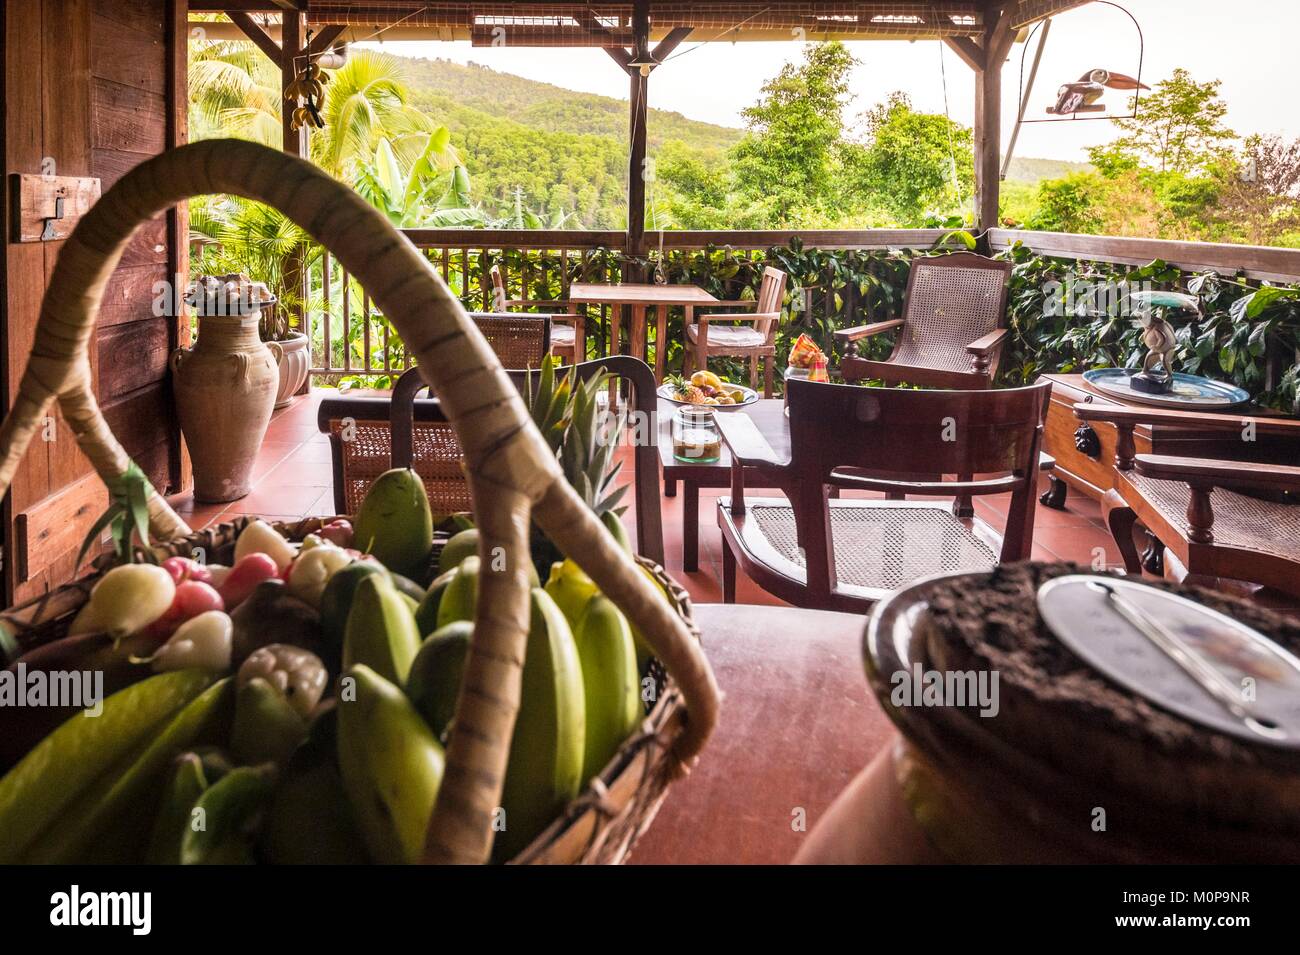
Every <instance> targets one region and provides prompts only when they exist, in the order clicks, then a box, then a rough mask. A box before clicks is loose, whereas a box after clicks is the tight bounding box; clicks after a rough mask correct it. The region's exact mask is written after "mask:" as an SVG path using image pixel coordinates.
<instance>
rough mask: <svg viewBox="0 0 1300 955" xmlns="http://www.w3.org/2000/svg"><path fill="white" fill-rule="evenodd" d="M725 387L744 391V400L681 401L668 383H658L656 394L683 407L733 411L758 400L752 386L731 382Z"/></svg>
mask: <svg viewBox="0 0 1300 955" xmlns="http://www.w3.org/2000/svg"><path fill="white" fill-rule="evenodd" d="M727 387H728V388H730V389H733V390H735V391H743V392H744V393H745V398H744V400H743V401H737V402H736V403H735V404H734V405H709V404H701V403H699V402H698V401H682V400H681V399H679V398H677V397H675V395H676V392H675V391H674V390H673V386H672V385H669V384H662V385H660V386H659V390H658V395H659V397H660V398H663V399H664V400H665V401H671V402H672V403H673V404H675V405H679V406H681V407H683V408H706V409H708V410H709V411H735V410H736V409H738V408H746V407H748V406H749V405H752V404H753V403H754V402H756V401H757V400H758V392H757V391H755V390H754V389H753V388H746V387H745V386H744V385H731V384H729V385H727Z"/></svg>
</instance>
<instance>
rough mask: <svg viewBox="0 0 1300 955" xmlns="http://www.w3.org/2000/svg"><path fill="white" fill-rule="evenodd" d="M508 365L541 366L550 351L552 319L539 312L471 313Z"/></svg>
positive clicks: (489, 341) (503, 362)
mask: <svg viewBox="0 0 1300 955" xmlns="http://www.w3.org/2000/svg"><path fill="white" fill-rule="evenodd" d="M469 317H470V318H471V319H473V320H474V324H475V325H477V326H478V330H479V331H480V332H482V333H483V337H484V338H486V339H487V340H488V344H489V345H491V346H492V350H493V351H494V352H496V353H497V358H499V359H501V364H502V365H503V366H504V367H506V368H520V369H527V368H540V367H541V366H542V358H543V357H544V356H545V355H546V354H547V353H548V352H549V351H550V350H551V318H550V316H549V315H546V314H543V313H540V312H504V313H503V312H470V313H469Z"/></svg>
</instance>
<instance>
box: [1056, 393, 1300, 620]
mask: <svg viewBox="0 0 1300 955" xmlns="http://www.w3.org/2000/svg"><path fill="white" fill-rule="evenodd" d="M1074 413H1075V414H1076V415H1077V416H1078V417H1079V418H1081V419H1082V420H1084V421H1106V422H1109V423H1111V424H1113V425H1114V426H1115V430H1116V436H1117V440H1116V445H1115V471H1116V473H1115V486H1114V487H1113V488H1111V489H1110V490H1109V491H1107V492H1106V495H1105V497H1104V498H1103V499H1102V511H1103V513H1104V515H1105V518H1106V523H1107V525H1108V526H1109V528H1110V532H1111V534H1112V535H1113V536H1114V538H1115V544H1116V546H1117V547H1118V548H1119V552H1120V555H1121V556H1122V557H1123V558H1124V566H1125V568H1126V569H1127V570H1128V572H1129V573H1130V574H1140V573H1141V572H1142V561H1141V558H1140V556H1139V554H1138V550H1137V546H1136V545H1135V543H1134V541H1133V527H1134V525H1135V524H1136V523H1137V522H1138V521H1141V522H1142V524H1143V525H1144V526H1145V527H1146V528H1147V530H1149V531H1150V532H1151V534H1152V535H1153V536H1154V537H1155V538H1156V540H1158V541H1159V542H1160V543H1161V544H1162V545H1163V546H1164V548H1165V551H1166V557H1168V556H1170V555H1172V556H1173V558H1174V560H1173V561H1168V560H1167V561H1166V563H1165V573H1166V576H1171V577H1173V578H1175V579H1179V580H1181V579H1191V580H1192V582H1193V583H1203V584H1210V585H1214V584H1216V583H1217V582H1219V581H1221V580H1231V581H1245V582H1247V583H1252V584H1259V585H1262V586H1265V587H1273V588H1275V589H1277V590H1280V591H1283V592H1285V593H1288V594H1293V595H1300V504H1297V503H1295V502H1294V500H1290V501H1289V500H1288V499H1287V495H1288V494H1290V495H1296V494H1300V467H1296V466H1294V465H1285V464H1270V463H1263V462H1255V461H1231V460H1218V459H1215V458H1191V457H1177V456H1173V455H1163V454H1137V453H1135V447H1134V443H1133V429H1134V428H1135V427H1136V426H1138V425H1142V424H1146V425H1162V426H1165V427H1174V428H1187V429H1191V430H1195V431H1198V432H1237V433H1239V434H1241V435H1242V441H1243V442H1254V441H1255V440H1256V438H1257V437H1260V438H1264V437H1270V438H1281V439H1284V441H1285V442H1286V444H1287V445H1289V444H1290V442H1291V440H1294V444H1295V454H1294V457H1293V458H1292V459H1293V460H1300V421H1297V420H1294V419H1290V418H1270V417H1250V416H1249V415H1235V414H1200V413H1196V412H1186V411H1172V410H1165V409H1160V408H1134V407H1120V406H1117V405H1106V404H1096V403H1080V404H1076V405H1075V406H1074ZM1246 447H1247V446H1246V444H1243V448H1246Z"/></svg>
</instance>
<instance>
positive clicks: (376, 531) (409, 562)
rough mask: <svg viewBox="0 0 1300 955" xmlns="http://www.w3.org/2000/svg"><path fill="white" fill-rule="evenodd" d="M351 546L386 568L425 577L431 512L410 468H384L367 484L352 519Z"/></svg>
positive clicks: (418, 478) (420, 577)
mask: <svg viewBox="0 0 1300 955" xmlns="http://www.w3.org/2000/svg"><path fill="white" fill-rule="evenodd" d="M355 530H356V536H355V546H356V548H357V549H358V550H360V551H363V552H364V553H368V554H372V555H374V557H375V558H376V559H377V560H378V561H379V562H380V563H381V564H383V565H384V566H385V567H387V568H388V569H389V570H392V571H396V572H397V573H399V574H405V575H406V576H408V577H415V578H419V579H427V578H425V565H426V563H427V562H428V559H429V550H430V549H431V548H432V547H433V515H432V513H430V511H429V496H428V494H427V493H426V492H425V490H424V482H423V481H421V480H420V477H419V475H418V474H416V473H415V472H414V471H412V470H411V469H410V468H393V469H392V470H391V471H385V472H384V473H383V474H381V475H380V476H379V477H378V478H377V479H376V481H375V483H374V484H372V485H371V486H370V490H369V491H368V492H367V493H366V498H365V500H364V501H362V502H361V508H360V509H359V510H358V511H357V518H356V521H355Z"/></svg>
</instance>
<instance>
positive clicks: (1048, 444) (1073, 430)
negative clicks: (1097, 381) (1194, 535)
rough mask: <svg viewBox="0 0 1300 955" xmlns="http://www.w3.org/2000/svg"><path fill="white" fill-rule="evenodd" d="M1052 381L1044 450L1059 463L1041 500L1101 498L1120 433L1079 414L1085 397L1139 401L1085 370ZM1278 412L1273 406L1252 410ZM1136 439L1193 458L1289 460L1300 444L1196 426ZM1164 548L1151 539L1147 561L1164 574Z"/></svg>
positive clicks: (1149, 450)
mask: <svg viewBox="0 0 1300 955" xmlns="http://www.w3.org/2000/svg"><path fill="white" fill-rule="evenodd" d="M1043 377H1044V378H1046V379H1047V380H1049V381H1050V382H1051V383H1052V400H1051V404H1050V406H1049V408H1048V411H1047V428H1046V433H1045V435H1044V441H1043V447H1044V450H1045V451H1046V452H1047V453H1048V454H1050V455H1051V456H1052V457H1053V458H1055V459H1056V469H1055V471H1054V472H1053V473H1052V474H1051V475H1050V476H1049V477H1048V481H1049V482H1050V484H1049V487H1048V489H1047V490H1046V491H1044V492H1043V495H1042V497H1041V498H1040V500H1041V501H1042V503H1043V504H1044V505H1045V506H1047V507H1050V508H1054V509H1056V510H1064V509H1065V501H1066V498H1067V496H1068V494H1069V489H1070V488H1073V489H1074V490H1075V491H1077V492H1079V493H1081V494H1086V495H1087V496H1088V497H1090V498H1092V499H1094V500H1097V501H1100V500H1101V498H1102V497H1103V496H1104V495H1105V493H1106V492H1107V491H1109V490H1110V489H1111V488H1113V487H1114V486H1115V442H1116V433H1115V428H1114V426H1113V425H1110V424H1103V423H1098V424H1095V425H1094V424H1088V423H1085V422H1083V421H1080V420H1079V419H1078V418H1077V417H1076V416H1075V414H1074V406H1075V405H1076V404H1078V403H1080V402H1094V401H1095V402H1097V403H1099V404H1111V405H1122V406H1126V407H1139V406H1138V405H1135V404H1133V403H1132V402H1125V401H1120V400H1119V399H1117V398H1114V397H1111V396H1110V395H1107V394H1104V393H1103V392H1100V391H1097V390H1096V389H1094V388H1093V387H1092V386H1091V385H1089V384H1087V383H1086V382H1085V381H1084V380H1083V375H1044V376H1043ZM1252 413H1253V414H1258V415H1260V416H1262V417H1275V416H1278V413H1277V412H1275V411H1268V410H1256V411H1253V412H1252ZM1133 443H1134V444H1135V445H1136V448H1137V453H1139V454H1169V455H1175V456H1179V457H1189V458H1228V459H1234V460H1238V461H1242V460H1249V461H1260V462H1269V463H1274V464H1289V463H1294V460H1295V446H1294V444H1289V443H1287V442H1286V441H1285V440H1283V439H1277V438H1268V437H1264V436H1260V437H1259V439H1258V440H1256V441H1253V442H1250V443H1249V444H1247V443H1246V442H1243V441H1242V440H1241V439H1240V436H1238V435H1236V434H1226V435H1225V433H1224V432H1222V431H1205V430H1198V429H1195V428H1170V427H1168V426H1156V427H1149V426H1146V425H1142V426H1139V427H1137V428H1135V429H1134V431H1133ZM1162 550H1163V548H1162V547H1161V546H1160V544H1159V542H1158V541H1156V540H1155V539H1154V538H1151V539H1150V546H1149V547H1148V548H1147V550H1146V552H1145V553H1144V554H1143V567H1144V569H1146V570H1147V571H1148V572H1150V573H1153V574H1163V572H1164V567H1163V561H1162Z"/></svg>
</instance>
